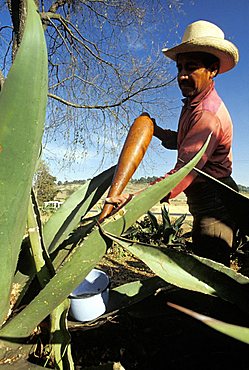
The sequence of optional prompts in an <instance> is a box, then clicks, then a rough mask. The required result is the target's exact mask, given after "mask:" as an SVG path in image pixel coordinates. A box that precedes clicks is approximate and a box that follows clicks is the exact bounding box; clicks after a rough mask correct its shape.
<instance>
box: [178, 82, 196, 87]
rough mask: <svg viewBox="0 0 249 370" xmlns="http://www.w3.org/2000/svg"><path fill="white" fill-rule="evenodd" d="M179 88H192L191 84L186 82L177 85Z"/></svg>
mask: <svg viewBox="0 0 249 370" xmlns="http://www.w3.org/2000/svg"><path fill="white" fill-rule="evenodd" d="M179 86H180V87H193V84H191V83H189V82H187V81H182V82H180V83H179Z"/></svg>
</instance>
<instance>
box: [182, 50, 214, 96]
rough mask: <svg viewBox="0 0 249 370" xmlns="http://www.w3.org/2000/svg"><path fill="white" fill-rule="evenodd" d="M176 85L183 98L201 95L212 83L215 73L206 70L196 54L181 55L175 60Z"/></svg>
mask: <svg viewBox="0 0 249 370" xmlns="http://www.w3.org/2000/svg"><path fill="white" fill-rule="evenodd" d="M177 69H178V75H177V80H178V85H179V87H180V89H181V91H182V95H183V96H185V97H194V96H196V95H198V94H199V93H201V92H202V91H203V90H205V88H206V87H207V86H209V84H210V83H211V81H212V78H213V77H214V76H215V75H216V72H215V73H214V71H211V70H210V69H207V68H206V67H205V66H204V63H203V60H202V58H201V56H200V55H198V53H183V54H179V55H178V58H177Z"/></svg>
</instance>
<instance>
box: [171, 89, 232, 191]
mask: <svg viewBox="0 0 249 370" xmlns="http://www.w3.org/2000/svg"><path fill="white" fill-rule="evenodd" d="M183 101H184V106H183V108H182V112H181V115H180V119H179V125H178V135H177V150H178V159H177V163H176V165H175V167H174V169H172V170H171V171H170V172H169V173H168V174H172V173H174V172H176V171H177V170H179V169H180V168H181V167H183V166H184V164H183V162H181V161H180V159H181V160H183V161H184V163H188V162H189V161H190V160H191V159H192V158H193V157H194V156H195V154H196V153H197V152H198V151H199V150H200V149H201V147H202V146H203V145H204V143H205V141H206V140H207V138H208V136H209V134H210V133H211V132H212V136H211V140H210V142H209V145H208V147H207V149H206V152H205V154H204V155H203V157H202V158H201V160H200V161H199V163H198V164H197V168H199V169H202V170H203V171H204V172H206V173H208V174H209V175H211V176H213V177H215V178H217V179H220V178H223V177H228V176H230V175H231V173H232V150H231V145H232V134H233V126H232V120H231V117H230V115H229V112H228V111H227V108H226V106H225V104H224V103H223V101H222V100H221V98H220V97H219V96H218V94H217V92H216V90H215V88H214V83H213V82H212V84H211V85H210V86H209V87H208V88H207V89H205V90H204V91H202V92H201V93H200V94H199V95H197V96H195V97H194V98H192V99H189V98H186V99H184V100H183ZM168 174H167V175H168ZM167 175H166V176H167ZM166 176H165V177H166ZM198 181H202V178H201V177H200V176H199V175H198V174H197V173H196V171H191V172H190V174H189V175H188V176H186V177H185V178H184V179H183V180H182V181H181V182H180V183H179V184H178V185H177V186H176V187H175V188H174V189H173V190H172V191H171V193H170V198H174V197H176V196H177V195H178V194H180V193H181V192H182V191H184V190H185V189H186V188H187V187H188V186H189V185H190V184H191V183H193V182H194V183H196V182H198Z"/></svg>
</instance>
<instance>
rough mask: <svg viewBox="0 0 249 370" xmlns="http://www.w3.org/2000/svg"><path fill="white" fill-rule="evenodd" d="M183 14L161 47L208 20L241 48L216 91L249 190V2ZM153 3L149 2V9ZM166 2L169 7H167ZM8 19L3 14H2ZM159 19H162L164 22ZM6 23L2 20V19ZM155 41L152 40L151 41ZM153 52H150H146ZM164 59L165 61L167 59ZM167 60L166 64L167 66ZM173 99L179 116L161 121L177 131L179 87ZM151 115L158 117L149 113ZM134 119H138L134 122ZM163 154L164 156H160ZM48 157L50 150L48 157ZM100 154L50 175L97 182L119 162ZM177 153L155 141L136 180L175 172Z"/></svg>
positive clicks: (239, 176)
mask: <svg viewBox="0 0 249 370" xmlns="http://www.w3.org/2000/svg"><path fill="white" fill-rule="evenodd" d="M184 2H185V4H184V5H183V8H182V10H183V11H182V12H181V13H180V15H177V17H178V20H179V29H178V35H177V34H175V33H172V35H171V38H170V39H168V40H166V39H165V38H166V37H167V34H168V32H167V25H164V24H162V25H160V27H159V29H160V33H159V34H158V35H157V36H158V37H157V40H155V41H157V42H159V46H160V48H162V47H164V46H165V42H166V41H167V42H168V44H167V46H168V47H171V46H173V44H176V43H179V42H180V39H181V37H182V35H183V33H184V30H185V28H186V27H187V25H188V24H189V23H192V22H194V21H196V20H200V19H203V20H207V21H210V22H213V23H215V24H217V25H218V26H219V27H221V28H222V29H223V31H224V33H225V37H226V38H227V39H228V40H230V41H232V42H233V43H234V44H235V45H236V46H237V47H238V49H239V53H240V61H239V63H238V65H237V66H236V67H235V68H234V69H233V70H232V71H229V72H228V73H225V74H223V75H219V76H217V78H216V88H217V91H218V93H219V95H220V96H221V97H222V99H223V100H224V102H225V104H226V106H227V108H228V110H229V112H230V114H231V117H232V119H233V124H234V141H233V177H234V179H235V180H236V181H237V182H238V183H239V184H243V185H246V186H249V93H248V91H249V73H248V66H247V65H248V61H249V42H248V25H249V1H248V0H238V1H234V0H226V1H224V0H208V1H207V0H193V1H192V3H193V4H194V5H189V3H190V1H188V0H187V1H183V3H184ZM149 3H150V0H148V4H147V6H148V8H149ZM162 3H166V1H165V2H162ZM2 16H3V17H4V14H2ZM159 18H160V17H159ZM2 20H3V19H2ZM152 41H153V40H148V42H152ZM144 52H145V53H146V52H147V53H148V50H146V49H145V50H144ZM163 58H164V57H163ZM163 60H164V59H162V61H163ZM171 68H172V74H173V75H174V74H176V69H175V65H174V63H172V67H171ZM168 95H169V96H170V97H171V96H172V97H173V98H174V99H176V103H175V107H177V108H175V109H174V113H175V115H174V116H172V117H171V118H168V119H167V121H166V122H160V119H159V120H158V121H157V122H158V124H159V125H161V126H162V127H164V128H167V127H168V128H171V129H176V128H177V123H178V117H179V113H180V107H181V98H182V96H181V93H180V91H179V89H178V87H177V86H175V87H171V88H170V89H169V91H168ZM149 113H150V114H151V115H152V116H153V115H154V114H155V112H149ZM134 118H135V117H134ZM50 149H51V150H53V152H54V154H56V152H57V153H58V158H62V156H63V153H64V152H65V151H66V149H65V148H63V147H62V146H60V147H57V148H55V147H54V146H51V147H50ZM158 150H159V152H158ZM46 153H47V154H48V157H49V156H50V155H49V151H47V152H45V154H46ZM101 157H102V156H101V154H100V155H99V156H97V155H96V153H95V152H94V151H93V152H91V151H90V152H89V153H88V155H87V158H86V159H85V161H84V162H82V160H80V159H78V160H77V159H76V160H75V162H74V165H73V166H71V168H61V167H60V166H58V165H57V164H56V161H51V162H50V163H49V165H50V168H51V172H52V173H53V175H54V176H56V177H57V179H58V180H62V181H65V180H69V181H70V180H73V179H86V178H89V177H92V176H94V175H96V174H97V173H99V172H100V170H104V169H106V168H107V167H109V166H111V165H113V164H115V163H116V162H117V160H118V155H117V159H116V160H115V159H112V161H111V162H110V161H109V162H108V161H105V162H104V164H103V165H102V167H101V168H99V166H100V163H101V159H102V158H101ZM175 160H176V152H174V151H168V150H165V149H163V148H161V149H160V143H159V141H158V140H157V139H156V138H153V139H152V142H151V145H150V148H149V150H148V153H146V156H145V159H144V160H143V162H142V164H141V165H140V167H139V168H138V170H137V172H136V174H135V177H140V176H153V175H155V176H161V175H163V174H165V173H166V172H168V171H169V170H170V169H171V168H173V167H174V164H175Z"/></svg>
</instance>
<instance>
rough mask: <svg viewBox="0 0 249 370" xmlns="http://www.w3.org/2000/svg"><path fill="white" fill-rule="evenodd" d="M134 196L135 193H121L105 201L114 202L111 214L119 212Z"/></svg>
mask: <svg viewBox="0 0 249 370" xmlns="http://www.w3.org/2000/svg"><path fill="white" fill-rule="evenodd" d="M133 197H134V194H120V195H116V196H114V197H108V198H106V200H105V203H107V204H113V206H114V208H113V211H112V213H111V215H113V214H114V213H116V212H118V211H119V210H120V209H121V208H122V207H124V206H125V205H126V204H127V203H128V202H129V201H130V200H131V199H132V198H133Z"/></svg>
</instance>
